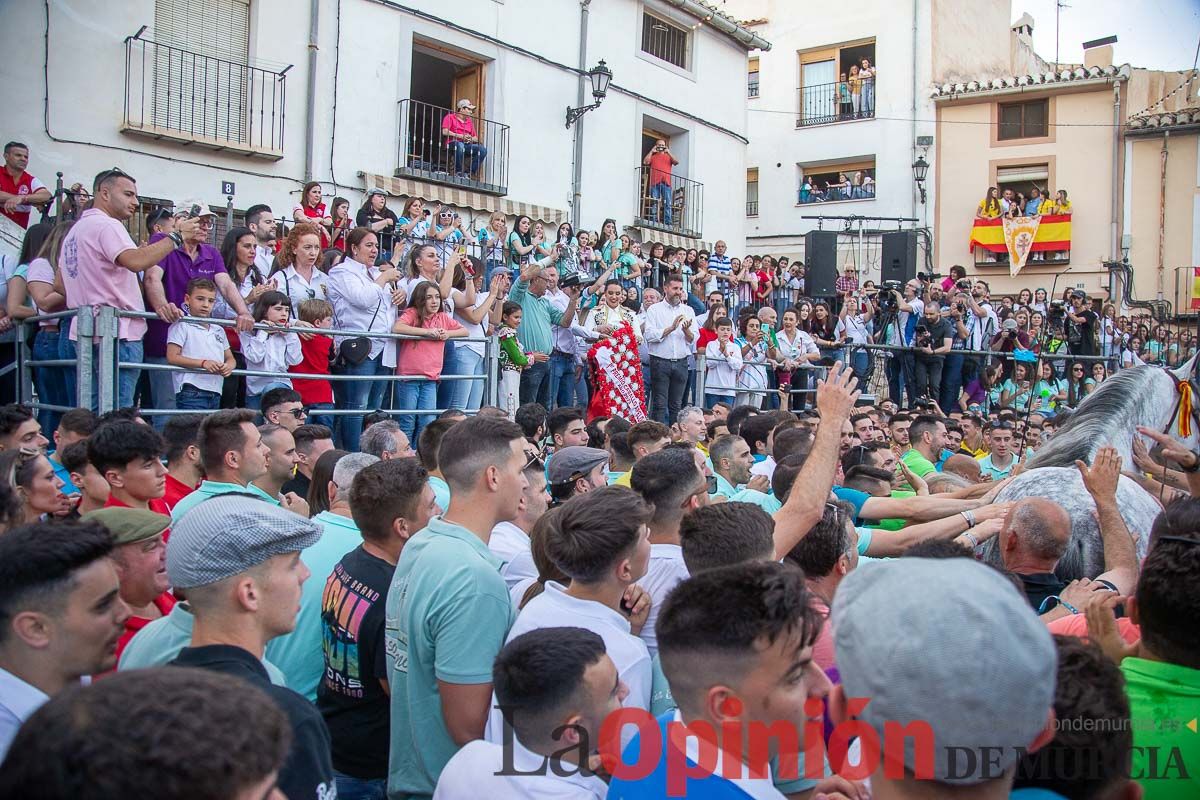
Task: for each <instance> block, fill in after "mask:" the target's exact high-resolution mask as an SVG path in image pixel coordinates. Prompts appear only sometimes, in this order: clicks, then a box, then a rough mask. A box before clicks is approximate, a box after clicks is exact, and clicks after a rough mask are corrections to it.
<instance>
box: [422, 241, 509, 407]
mask: <svg viewBox="0 0 1200 800" xmlns="http://www.w3.org/2000/svg"><path fill="white" fill-rule="evenodd" d="M468 268H470V272H469V273H468V271H467V270H468ZM483 273H484V269H483V265H482V264H481V263H478V262H473V261H472V260H471V259H470V258H468V257H466V256H463V257H462V258H461V259H460V260H459V263H458V264H457V265H455V267H454V278H453V287H452V288H451V289H450V305H451V306H452V307H453V309H454V319H456V320H457V321H458V324H459V325H462V326H463V328H464V329H465V330H466V332H467V337H466V338H467V339H483V338H484V337H486V336H487V334H488V326H489V323H490V324H497V325H498V324H499V323H500V314H501V310H502V309H503V308H504V299H505V298H506V297H507V296H508V288H509V286H510V285H511V284H512V279H511V278H510V277H509V274H508V273H507V272H506V271H504V270H499V271H496V272H493V273H492V282H491V287H490V291H487V292H481V291H479V290H480V288H482V286H483V278H484V274H483ZM450 346H451V347H452V348H453V353H452V360H450V361H448V362H447V363H446V365H445V366H444V367H443V369H442V374H443V376H445V375H486V374H487V362H486V361H485V360H484V354H485V352H486V351H485V349H484V348H485V347H486V345H485V344H484V343H483V342H471V341H461V340H460V341H457V342H452V343H451V344H450ZM442 384H443V385H446V384H449V386H448V390H449V394H448V395H447V398H446V408H461V409H462V410H463V411H478V410H479V407H480V406H481V405H483V390H484V388H486V387H485V386H484V381H447V380H445V378H444V377H443V380H442ZM439 388H440V387H439Z"/></svg>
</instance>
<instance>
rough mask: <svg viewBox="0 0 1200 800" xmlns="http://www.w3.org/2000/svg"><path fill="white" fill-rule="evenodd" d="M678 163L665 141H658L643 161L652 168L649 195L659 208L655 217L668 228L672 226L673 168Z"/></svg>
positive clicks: (656, 209)
mask: <svg viewBox="0 0 1200 800" xmlns="http://www.w3.org/2000/svg"><path fill="white" fill-rule="evenodd" d="M678 163H679V159H677V158H676V157H675V156H673V155H671V151H670V150H669V149H667V143H666V141H664V140H663V139H658V140H656V141H655V142H654V147H652V148H650V152H649V153H646V157H645V158H643V159H642V164H643V165H644V166H647V167H649V168H650V180H649V184H650V186H649V188H650V191H649V195H650V198H651V199H652V200H654V201H655V205H656V206H657V208H655V210H654V211H655V216H656V217H657V218H658V221H659V222H661V223H662V224H663V225H667V226H670V224H671V200H672V197H671V167H673V166H675V165H676V164H678Z"/></svg>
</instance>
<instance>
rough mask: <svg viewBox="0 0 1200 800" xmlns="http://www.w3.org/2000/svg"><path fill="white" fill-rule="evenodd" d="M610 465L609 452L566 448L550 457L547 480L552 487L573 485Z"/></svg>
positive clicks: (592, 448)
mask: <svg viewBox="0 0 1200 800" xmlns="http://www.w3.org/2000/svg"><path fill="white" fill-rule="evenodd" d="M607 463H608V451H607V450H601V449H599V448H597V447H579V446H575V447H564V448H563V449H562V450H558V451H555V453H554V455H552V456H550V466H549V467H547V469H546V472H547V475H546V479H547V481H549V483H550V484H551V485H558V484H563V483H573V482H575V481H577V480H579V479H580V478H583V477H586V476H587V474H588V473H589V472H591V471H592V470H593V469H595V468H596V467H598V466H599V465H601V464H607Z"/></svg>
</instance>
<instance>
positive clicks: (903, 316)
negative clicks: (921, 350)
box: [895, 297, 925, 344]
mask: <svg viewBox="0 0 1200 800" xmlns="http://www.w3.org/2000/svg"><path fill="white" fill-rule="evenodd" d="M908 305H909V306H910V307H911V308H912V310H911V311H900V312H897V314H896V327H897V331H896V333H895V336H897V337H901V339H902V341H901V342H900V343H901V344H912V338H911V337H909V336H907V335H906V333H907V331H908V318H909V317H910V316H912V315H913V314H915V315H916V316H917V319H918V320H919V319H920V318H921V315H922V314H924V313H925V303H924V301H922V300H919V299H917V298H915V297H914V298H913V299H912V300H909V301H908ZM913 330H914V332H915V330H916V328H915V327H914V328H913Z"/></svg>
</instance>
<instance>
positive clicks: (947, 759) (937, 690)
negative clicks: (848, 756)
mask: <svg viewBox="0 0 1200 800" xmlns="http://www.w3.org/2000/svg"><path fill="white" fill-rule="evenodd" d="M831 618H832V619H833V620H834V621H835V624H836V631H835V633H834V641H835V646H836V648H837V664H838V669H839V671H840V673H841V679H842V683H841V685H840V686H837V687H835V688H834V690H833V693H832V694H831V695H830V700H829V708H830V715H831V716H832V718H833V721H834V723H835V725H837V724H842V723H845V722H846V721H847V719H849V717H851V716H853V717H855V718H856V719H857V720H861V722H865V723H866V724H867V725H868V726H869V727H870V729H871V730H873V731H874V734H875V736H876V737H877V739H876V741H877V742H878V743H879V745H880V746H879V747H878V748H876V749H875V750H874V751H872V750H870V749H869V748H868V747H867V746H866V745H864V746H863V748H862V752H863V753H867V752H880V757H879V758H878V763H877V764H875V765H874V771H873V772H872V774H871V786H872V794H874V795H875V796H878V797H883V796H887V797H889V798H901V799H903V800H907V799H908V798H926V797H941V796H951V795H952V796H953V797H955V798H991V797H1008V796H1009V788H1010V787H1011V786H1012V782H1013V775H1014V774H1015V770H1016V763H1017V759H1018V757H1019V756H1020V755H1021V754H1022V752H1024V751H1028V752H1033V751H1035V750H1037V749H1038V748H1040V747H1041V746H1042V745H1044V744H1046V743H1047V742H1049V741H1050V740H1051V739H1052V738H1053V736H1054V710H1053V703H1054V685H1055V677H1056V672H1055V670H1056V661H1057V657H1056V653H1055V649H1054V642H1053V640H1052V639H1051V637H1050V634H1049V632H1047V630H1046V626H1045V625H1044V624H1042V623H1041V621H1039V620H1038V618H1037V615H1036V614H1033V613H1031V612H1030V610H1029V604H1028V603H1026V602H1025V598H1024V597H1022V596H1021V594H1020V593H1019V592H1018V591H1017V589H1016V588H1015V587H1014V586H1013V584H1012V583H1011V582H1010V581H1008V580H1007V579H1006V578H1005V577H1004V576H1003V575H1001V574H1000V573H999V572H997V571H996V570H994V569H992V568H991V567H987V566H984V565H983V564H980V563H978V562H976V561H974V560H973V559H968V558H951V559H926V558H903V559H897V560H895V561H886V562H877V563H873V564H865V565H862V566H860V567H859V568H858V569H856V570H855V571H854V572H851V573H850V574H849V575H848V576H847V577H846V579H845V580H844V581H842V584H841V586H839V587H838V592H837V596H836V597H835V598H834V601H833V611H832V617H831ZM864 701H866V705H865V707H862V703H863V702H864ZM860 725H861V723H860ZM867 736H870V734H869V733H868V734H867ZM901 742H903V744H900V743H901ZM901 767H902V768H903V777H899V776H900V774H901ZM1012 796H1013V797H1019V796H1020V794H1019V793H1014V794H1013V795H1012Z"/></svg>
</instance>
